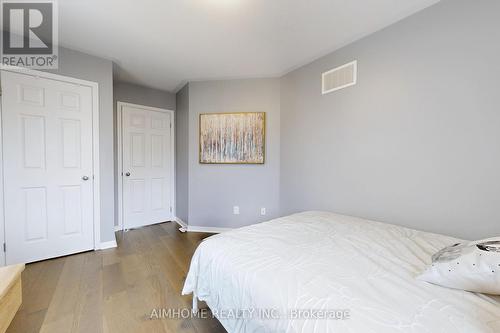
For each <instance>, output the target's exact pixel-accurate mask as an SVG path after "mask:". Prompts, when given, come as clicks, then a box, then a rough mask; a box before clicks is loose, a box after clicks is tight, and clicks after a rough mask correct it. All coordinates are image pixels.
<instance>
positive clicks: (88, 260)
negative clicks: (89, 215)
mask: <svg viewBox="0 0 500 333" xmlns="http://www.w3.org/2000/svg"><path fill="white" fill-rule="evenodd" d="M177 228H178V227H177V224H175V223H173V222H168V223H162V224H157V225H154V226H149V227H144V228H141V229H136V230H131V231H129V232H125V233H123V232H119V233H117V241H118V248H116V249H109V250H103V251H95V252H85V253H81V254H76V255H72V256H67V257H62V258H57V259H52V260H46V261H41V262H37V263H33V264H29V265H26V270H25V271H24V272H23V275H22V282H23V304H22V306H21V308H20V310H19V312H18V313H17V315H16V317H15V318H14V320H13V322H12V323H11V325H10V327H9V329H8V330H7V332H8V333H14V332H20V333H21V332H22V333H30V332H51V333H56V332H64V333H67V332H85V333H94V332H95V333H98V332H117V333H122V332H189V333H191V332H193V333H218V332H226V331H225V330H224V328H223V327H222V326H221V324H220V323H219V322H218V321H217V320H216V319H212V318H209V319H201V318H188V319H154V318H153V319H151V313H152V310H153V309H159V308H175V309H177V308H189V309H190V308H191V296H181V295H180V293H181V289H182V286H183V283H184V279H185V277H186V274H187V270H188V268H189V263H190V261H191V256H192V255H193V253H194V250H195V249H196V247H197V245H198V244H199V243H200V242H201V240H202V239H203V238H205V237H208V236H210V234H203V233H180V232H179V231H178V230H177Z"/></svg>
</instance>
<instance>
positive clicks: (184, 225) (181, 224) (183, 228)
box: [174, 216, 188, 232]
mask: <svg viewBox="0 0 500 333" xmlns="http://www.w3.org/2000/svg"><path fill="white" fill-rule="evenodd" d="M174 222H175V223H177V224H178V225H179V227H180V228H179V231H180V232H186V231H188V224H187V223H186V222H184V221H183V220H182V219H180V218H178V217H177V216H176V217H175V218H174Z"/></svg>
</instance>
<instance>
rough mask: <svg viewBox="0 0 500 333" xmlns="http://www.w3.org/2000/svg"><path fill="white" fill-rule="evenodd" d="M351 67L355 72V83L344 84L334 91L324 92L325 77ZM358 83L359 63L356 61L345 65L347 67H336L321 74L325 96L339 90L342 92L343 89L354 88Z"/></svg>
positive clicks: (322, 92)
mask: <svg viewBox="0 0 500 333" xmlns="http://www.w3.org/2000/svg"><path fill="white" fill-rule="evenodd" d="M351 65H352V66H353V67H354V70H353V76H354V80H353V82H351V83H348V84H344V85H343V86H338V87H336V88H333V89H329V90H323V89H324V88H325V76H327V75H328V74H330V73H333V72H335V71H338V70H339V69H342V68H345V67H348V66H351ZM357 82H358V61H357V60H354V61H351V62H349V63H347V64H345V65H342V66H339V67H335V68H334V69H330V70H329V71H327V72H324V73H323V74H321V94H322V95H325V94H328V93H331V92H334V91H337V90H340V89H343V88H347V87H350V86H354V85H355V84H356V83H357Z"/></svg>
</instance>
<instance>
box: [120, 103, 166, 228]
mask: <svg viewBox="0 0 500 333" xmlns="http://www.w3.org/2000/svg"><path fill="white" fill-rule="evenodd" d="M171 126H172V119H171V114H170V112H159V111H151V110H150V109H147V108H141V107H139V106H132V105H124V106H123V107H122V138H123V139H122V156H123V157H122V158H123V170H122V175H123V177H122V179H123V225H124V228H125V229H131V228H137V227H141V226H144V225H150V224H154V223H160V222H165V221H170V220H171V219H172V189H173V180H172V178H173V177H172V175H173V173H172V171H173V170H172V162H173V151H172V148H171V143H172V141H171V131H172V128H171Z"/></svg>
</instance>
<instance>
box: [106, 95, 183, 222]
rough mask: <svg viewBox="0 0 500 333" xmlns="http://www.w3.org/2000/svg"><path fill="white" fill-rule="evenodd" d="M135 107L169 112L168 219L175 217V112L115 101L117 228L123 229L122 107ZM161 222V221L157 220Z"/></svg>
mask: <svg viewBox="0 0 500 333" xmlns="http://www.w3.org/2000/svg"><path fill="white" fill-rule="evenodd" d="M124 106H128V107H135V108H139V109H143V110H148V111H156V112H164V113H170V119H171V128H170V151H171V154H172V162H171V166H170V170H171V171H170V184H172V186H171V189H170V198H171V202H170V204H171V205H172V212H171V213H170V220H174V219H175V112H174V111H173V110H168V109H161V108H156V107H152V106H145V105H139V104H133V103H127V102H120V101H117V102H116V115H117V117H116V119H117V122H116V127H117V136H118V137H117V150H118V151H117V153H118V170H117V175H116V176H117V177H118V178H117V179H118V182H117V184H118V198H117V200H118V217H117V218H118V226H115V230H116V227H118V228H119V229H118V230H124V228H125V226H124V225H123V126H122V125H123V123H122V122H123V110H122V109H123V107H124ZM159 223H163V222H159Z"/></svg>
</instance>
